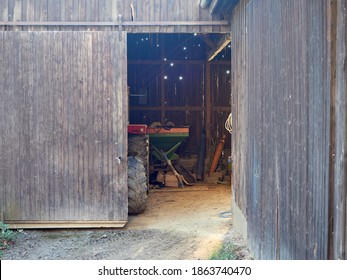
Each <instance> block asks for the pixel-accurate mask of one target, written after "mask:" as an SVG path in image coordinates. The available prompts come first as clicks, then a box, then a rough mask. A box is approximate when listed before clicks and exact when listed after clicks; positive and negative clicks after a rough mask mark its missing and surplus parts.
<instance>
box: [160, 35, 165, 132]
mask: <svg viewBox="0 0 347 280" xmlns="http://www.w3.org/2000/svg"><path fill="white" fill-rule="evenodd" d="M160 44H161V46H162V48H161V57H160V59H161V60H160V122H161V123H162V125H164V124H165V115H166V114H165V80H164V75H165V63H164V58H165V40H164V39H162V41H161V42H160Z"/></svg>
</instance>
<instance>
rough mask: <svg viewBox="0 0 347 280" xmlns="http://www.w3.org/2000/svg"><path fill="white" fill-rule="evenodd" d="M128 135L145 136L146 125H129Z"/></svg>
mask: <svg viewBox="0 0 347 280" xmlns="http://www.w3.org/2000/svg"><path fill="white" fill-rule="evenodd" d="M128 133H129V134H146V133H147V125H145V124H129V125H128Z"/></svg>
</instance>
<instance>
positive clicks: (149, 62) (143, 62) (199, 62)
mask: <svg viewBox="0 0 347 280" xmlns="http://www.w3.org/2000/svg"><path fill="white" fill-rule="evenodd" d="M170 63H173V64H189V65H193V64H194V65H202V64H206V60H167V61H160V60H129V61H128V64H129V65H160V64H164V65H169V64H170ZM209 63H210V64H211V65H231V62H230V60H219V61H211V62H209Z"/></svg>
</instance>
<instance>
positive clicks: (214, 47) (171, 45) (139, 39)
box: [128, 33, 231, 61]
mask: <svg viewBox="0 0 347 280" xmlns="http://www.w3.org/2000/svg"><path fill="white" fill-rule="evenodd" d="M228 38H230V36H229V35H225V34H197V33H194V34H190V33H173V34H153V33H150V34H143V33H141V34H129V36H128V59H129V60H161V59H167V60H212V59H213V60H214V61H224V60H230V59H231V57H230V40H229V41H227V40H228ZM222 44H224V45H223V46H222V48H221V45H222ZM213 54H214V56H213V57H212V59H211V56H212V55H213Z"/></svg>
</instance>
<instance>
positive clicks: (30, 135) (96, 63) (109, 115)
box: [0, 31, 128, 228]
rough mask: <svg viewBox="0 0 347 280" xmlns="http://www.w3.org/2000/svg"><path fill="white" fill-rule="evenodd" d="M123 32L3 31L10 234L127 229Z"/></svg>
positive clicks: (3, 150)
mask: <svg viewBox="0 0 347 280" xmlns="http://www.w3.org/2000/svg"><path fill="white" fill-rule="evenodd" d="M126 69H127V55H126V34H125V33H119V32H89V31H88V32H82V31H68V32H56V31H49V32H8V31H7V32H6V31H5V32H0V114H1V117H0V131H1V136H0V194H1V195H0V202H1V203H0V208H1V209H0V211H1V214H2V219H3V220H4V222H5V223H8V224H9V225H10V226H11V227H14V228H15V227H21V228H23V227H31V228H33V227H41V228H49V227H55V228H57V227H117V226H123V225H124V224H125V223H126V220H127V214H128V202H127V199H128V198H127V196H128V194H127V129H126V128H127V126H126V125H127V106H128V105H127V76H126V73H127V71H126Z"/></svg>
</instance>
